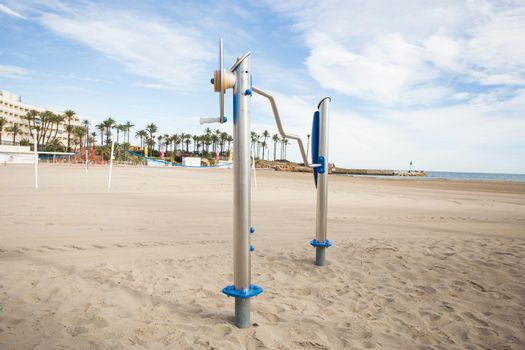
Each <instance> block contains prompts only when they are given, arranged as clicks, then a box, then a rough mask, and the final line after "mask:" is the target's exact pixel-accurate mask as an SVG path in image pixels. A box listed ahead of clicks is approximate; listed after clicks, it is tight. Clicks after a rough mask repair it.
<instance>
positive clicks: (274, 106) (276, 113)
mask: <svg viewBox="0 0 525 350" xmlns="http://www.w3.org/2000/svg"><path fill="white" fill-rule="evenodd" d="M252 91H253V92H255V93H257V94H259V95H261V96H263V97H266V98H267V99H268V100H269V101H270V104H271V105H272V111H273V116H274V117H275V123H276V124H277V130H279V134H281V136H282V137H283V138H289V139H293V140H296V141H297V143H298V144H299V150H300V151H301V156H302V157H303V162H304V165H305V166H309V165H308V158H307V157H306V152H305V151H304V145H303V140H301V138H300V137H299V136H298V135H295V134H287V133H286V132H284V129H283V125H282V123H281V117H280V116H279V111H278V110H277V104H276V103H275V99H274V98H273V96H272V95H270V94H268V93H266V92H264V91H262V90H260V89H259V88H257V87H255V86H252Z"/></svg>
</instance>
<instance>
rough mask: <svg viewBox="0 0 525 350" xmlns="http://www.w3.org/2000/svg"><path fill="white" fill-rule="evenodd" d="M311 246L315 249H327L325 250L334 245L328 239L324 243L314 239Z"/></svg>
mask: <svg viewBox="0 0 525 350" xmlns="http://www.w3.org/2000/svg"><path fill="white" fill-rule="evenodd" d="M310 244H311V245H312V246H313V247H325V248H328V247H330V246H331V245H332V242H330V240H329V239H327V240H326V241H324V242H319V241H318V240H317V239H314V240H311V241H310Z"/></svg>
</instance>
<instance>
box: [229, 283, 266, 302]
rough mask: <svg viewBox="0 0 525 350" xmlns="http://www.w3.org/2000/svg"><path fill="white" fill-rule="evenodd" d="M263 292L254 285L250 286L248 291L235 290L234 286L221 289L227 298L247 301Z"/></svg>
mask: <svg viewBox="0 0 525 350" xmlns="http://www.w3.org/2000/svg"><path fill="white" fill-rule="evenodd" d="M263 291H264V290H263V289H262V287H259V286H258V285H256V284H252V285H251V286H250V289H249V290H237V289H235V286H234V285H229V286H227V287H225V288H223V289H222V292H223V293H224V294H226V295H227V296H229V297H234V298H241V299H248V298H251V297H254V296H257V295H259V294H261V293H262V292H263Z"/></svg>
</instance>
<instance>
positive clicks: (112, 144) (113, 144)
mask: <svg viewBox="0 0 525 350" xmlns="http://www.w3.org/2000/svg"><path fill="white" fill-rule="evenodd" d="M114 149H115V141H113V140H111V155H110V156H109V178H108V190H110V189H111V175H112V173H113V150H114Z"/></svg>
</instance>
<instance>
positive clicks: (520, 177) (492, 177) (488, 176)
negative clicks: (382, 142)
mask: <svg viewBox="0 0 525 350" xmlns="http://www.w3.org/2000/svg"><path fill="white" fill-rule="evenodd" d="M426 173H427V176H383V175H349V176H359V177H375V178H385V179H404V180H432V179H443V180H464V181H475V180H482V181H516V182H525V174H507V173H476V172H459V171H458V172H456V171H426Z"/></svg>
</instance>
